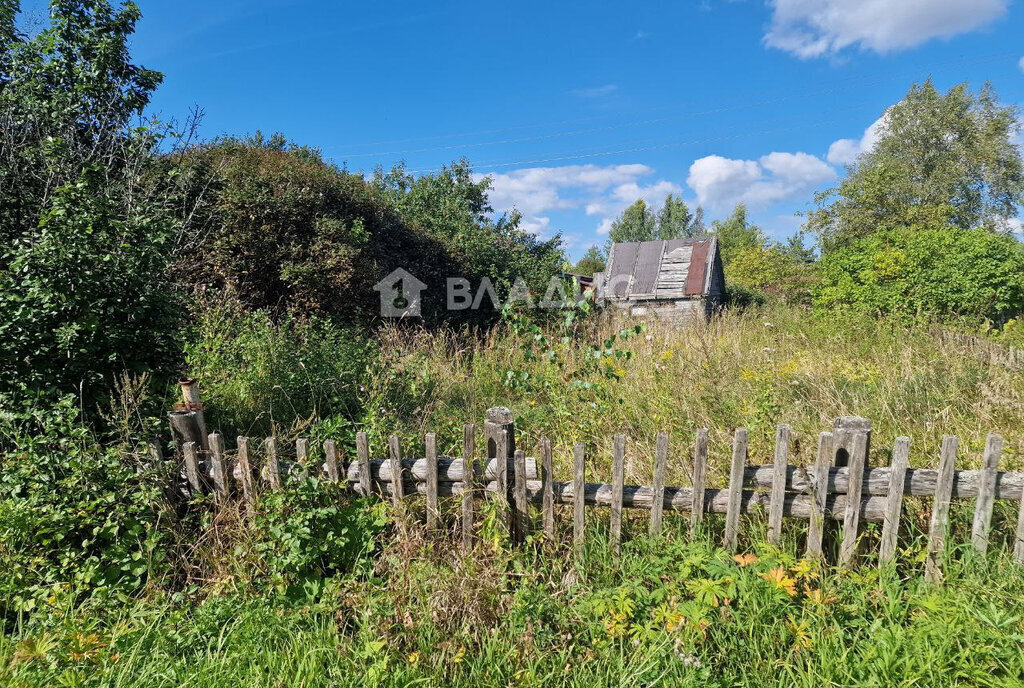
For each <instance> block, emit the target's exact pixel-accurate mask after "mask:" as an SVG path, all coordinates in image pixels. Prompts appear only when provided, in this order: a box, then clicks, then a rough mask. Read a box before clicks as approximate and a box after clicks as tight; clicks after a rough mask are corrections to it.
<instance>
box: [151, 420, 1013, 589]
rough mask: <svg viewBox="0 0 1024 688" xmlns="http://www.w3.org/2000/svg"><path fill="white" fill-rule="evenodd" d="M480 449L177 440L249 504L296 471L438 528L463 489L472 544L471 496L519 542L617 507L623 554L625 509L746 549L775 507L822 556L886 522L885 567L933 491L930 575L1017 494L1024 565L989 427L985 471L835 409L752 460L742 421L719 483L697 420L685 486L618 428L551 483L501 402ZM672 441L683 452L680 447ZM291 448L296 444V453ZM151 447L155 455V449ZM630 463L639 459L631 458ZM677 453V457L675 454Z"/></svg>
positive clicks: (842, 553) (845, 556)
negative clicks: (746, 527) (806, 457)
mask: <svg viewBox="0 0 1024 688" xmlns="http://www.w3.org/2000/svg"><path fill="white" fill-rule="evenodd" d="M483 427H484V431H483V436H482V438H481V439H482V440H483V441H482V442H481V446H480V451H478V450H477V439H478V438H477V430H476V426H474V425H466V426H465V428H464V433H463V452H462V455H461V456H443V455H438V454H437V440H436V436H435V435H434V434H433V433H430V434H427V435H426V437H425V443H424V444H425V448H426V451H425V453H426V456H425V457H423V458H419V457H410V456H405V455H404V454H403V449H402V446H401V443H400V441H399V438H398V437H397V436H394V435H392V436H391V437H390V438H388V442H387V448H386V455H385V457H384V458H373V459H371V457H370V446H369V442H368V439H367V436H366V434H365V433H357V434H356V441H355V446H356V456H355V457H343V456H342V455H341V453H340V451H339V449H338V447H337V445H336V443H335V442H333V441H331V440H328V441H326V442H324V444H323V447H322V452H319V451H318V452H317V456H318V457H320V456H322V457H323V458H322V461H321V460H320V459H319V458H318V459H317V460H315V461H313V460H311V459H310V456H311V450H310V446H309V441H308V440H305V439H299V440H298V441H297V442H296V445H295V452H294V457H295V458H294V460H291V459H289V460H285V459H283V458H281V457H282V447H281V445H280V443H279V442H278V440H277V439H276V438H273V437H271V438H267V439H266V440H265V441H264V442H263V443H262V448H261V450H260V452H259V454H260V456H259V457H257V456H256V455H255V454H256V453H255V452H253V451H252V450H251V449H250V440H249V439H248V438H245V437H239V438H238V440H237V444H236V449H235V450H234V452H231V453H230V454H229V453H228V452H227V450H226V449H225V445H224V440H223V438H222V437H221V436H220V435H218V434H217V433H213V434H210V435H208V436H207V437H206V438H204V439H205V441H204V442H202V443H199V442H196V441H187V442H184V443H183V444H181V451H180V454H179V456H180V457H181V460H182V463H183V468H182V475H183V476H184V480H185V481H186V482H187V486H188V488H189V489H190V490H191V491H192V492H193V493H200V492H212V493H213V494H214V495H215V496H216V498H217V499H218V500H224V499H228V498H229V497H230V496H231V495H233V494H237V495H239V496H241V497H242V499H243V500H244V502H245V503H246V504H249V505H251V504H252V503H253V501H254V499H255V496H256V493H257V491H258V490H259V489H279V488H280V487H281V485H282V481H283V480H284V479H286V478H288V477H289V476H305V475H310V474H314V475H317V476H318V477H323V478H326V479H327V480H329V481H331V482H336V483H343V484H345V485H346V486H347V487H348V488H349V489H351V490H352V491H353V492H354V493H355V494H359V495H364V496H371V495H379V496H381V497H382V498H384V499H387V500H389V501H391V502H392V503H393V504H394V505H395V506H396V507H402V505H403V504H404V502H405V500H406V499H407V498H408V497H412V496H419V495H423V496H424V497H425V498H426V502H427V504H426V523H427V526H428V527H429V528H434V527H436V526H437V524H438V522H439V521H440V520H441V511H440V509H439V500H440V498H442V497H460V498H461V519H460V521H461V530H462V540H463V544H464V546H466V547H470V546H472V544H473V542H474V537H475V535H474V532H473V529H474V527H475V517H474V510H475V506H474V502H475V500H476V499H478V498H481V497H485V496H486V497H487V498H489V499H495V500H497V506H498V508H499V512H500V513H501V515H502V518H504V519H505V520H506V521H507V522H508V524H509V530H510V536H511V539H512V541H513V542H516V543H521V542H523V541H524V540H525V539H526V537H527V536H528V535H529V534H530V532H531V530H532V525H533V524H532V518H531V507H533V506H539V507H540V508H541V523H542V530H543V533H544V535H545V536H547V537H548V538H553V537H554V535H555V522H556V519H555V508H554V507H555V505H557V504H562V505H567V506H572V513H573V517H572V520H573V540H574V542H575V543H576V545H577V547H578V546H579V545H580V543H581V542H582V538H583V533H584V518H583V514H584V509H585V508H586V507H595V506H596V507H608V509H609V513H610V525H609V535H610V538H611V546H612V548H613V550H614V552H615V553H616V554H617V553H618V552H619V548H620V543H621V539H622V509H644V510H647V511H649V512H650V519H649V532H650V533H651V534H657V533H658V532H660V529H661V527H662V516H663V513H664V512H665V511H675V512H686V513H689V514H690V520H691V523H692V527H693V528H696V527H698V526H699V524H700V523H701V521H702V520H703V516H704V515H705V514H724V515H725V531H724V535H723V539H722V541H723V545H724V546H725V547H727V548H728V549H731V550H736V549H737V548H738V536H739V533H740V528H741V522H740V516H741V515H742V514H749V513H764V514H766V515H767V533H766V535H767V539H768V541H769V542H772V543H776V544H777V543H778V542H779V541H780V539H781V533H782V523H783V519H784V518H789V519H802V520H805V521H808V527H807V536H806V543H805V554H806V555H807V556H809V557H819V558H820V557H822V555H823V540H824V538H825V534H826V530H827V529H826V528H825V525H824V524H825V523H826V521H838V522H840V523H841V524H842V526H841V527H840V528H839V529H838V535H837V537H838V538H839V542H838V548H837V550H838V563H839V564H840V565H841V566H844V567H852V566H853V565H854V564H855V563H856V560H857V557H858V554H859V551H858V550H859V549H860V542H859V540H858V535H859V530H860V525H861V522H875V523H881V524H882V529H881V534H880V538H879V552H878V561H879V563H880V564H881V565H885V564H887V563H888V562H890V561H892V560H893V558H894V556H895V552H896V543H897V536H898V533H899V524H900V519H901V517H902V512H903V499H904V497H907V496H912V497H930V498H932V504H933V508H932V515H931V520H930V527H929V538H928V550H927V558H926V562H925V563H926V576H927V578H928V579H929V580H930V581H933V582H937V581H940V580H941V577H942V557H943V555H944V553H945V550H946V538H947V534H948V529H949V511H950V505H951V501H952V500H953V499H973V500H974V501H975V509H974V517H973V521H972V526H971V540H970V542H971V545H972V546H973V547H974V549H976V550H978V551H979V552H982V553H984V552H985V551H986V550H987V548H988V543H989V535H990V530H991V522H992V514H993V510H994V503H995V500H1009V501H1012V502H1018V503H1019V504H1020V506H1019V507H1018V508H1019V509H1020V511H1019V516H1018V523H1017V528H1016V533H1015V538H1014V557H1015V559H1016V560H1017V561H1018V562H1020V563H1022V564H1024V473H1021V472H1000V471H999V470H998V465H999V459H1000V455H1001V453H1002V447H1003V440H1002V438H1001V437H1000V436H999V435H996V434H991V435H989V437H988V441H987V443H986V446H985V450H984V455H983V457H982V464H983V468H981V469H978V470H959V471H958V470H956V469H955V463H956V457H957V451H958V441H957V438H955V437H946V438H945V439H944V441H943V443H942V451H941V452H940V456H939V464H938V468H908V460H909V452H910V439H909V438H906V437H899V438H897V439H896V440H895V442H894V444H893V449H892V462H891V465H890V466H889V467H885V468H866V467H865V465H866V460H867V456H868V453H869V447H870V441H871V425H870V422H869V421H867V420H866V419H863V418H855V417H847V418H840V419H837V421H836V423H835V427H834V429H833V431H831V432H824V433H821V435H820V436H819V437H818V445H817V446H818V452H817V457H816V460H815V461H814V463H813V464H812V465H808V466H794V465H790V463H789V457H790V448H791V445H792V443H793V433H792V431H791V430H790V428H789V427H788V426H780V427H779V428H778V431H777V433H776V438H775V439H776V442H775V453H774V460H773V462H772V463H771V464H769V465H763V466H748V465H746V462H747V459H748V450H747V431H746V430H745V429H742V428H740V429H737V430H736V431H735V433H734V435H733V444H732V451H731V457H732V458H731V463H730V471H729V477H728V485H727V486H725V487H711V486H708V485H707V484H706V481H707V457H708V431H707V430H706V429H702V430H698V431H697V433H696V435H695V438H694V441H693V444H692V445H689V444H688V446H687V449H686V452H685V454H686V455H687V464H688V468H690V469H692V470H691V471H690V474H691V476H692V484H691V486H689V487H673V486H667V485H665V472H666V466H667V464H668V463H669V462H670V461H672V457H673V450H672V447H671V444H670V438H669V435H668V434H667V433H659V435H658V437H657V442H656V449H655V455H654V457H651V458H650V460H649V461H650V464H651V465H652V476H653V482H652V484H651V485H626V484H625V483H624V480H623V472H624V469H623V466H624V458H625V456H626V454H627V447H626V438H625V436H624V435H616V436H615V437H614V441H613V452H612V481H611V482H610V483H604V482H587V481H586V477H587V476H586V464H587V455H586V447H585V445H583V444H582V443H581V444H578V445H576V447H575V449H574V452H573V456H574V461H573V472H572V476H571V477H572V479H571V480H569V481H558V480H554V477H553V473H552V468H551V464H552V457H551V442H550V441H549V440H547V439H543V440H541V442H540V444H539V449H540V456H539V457H532V456H527V455H526V454H525V452H524V451H522V450H521V449H517V448H516V438H515V423H514V420H513V417H512V413H511V411H509V410H508V409H507V408H504V407H496V408H492V409H489V410H488V412H487V419H486V421H485V423H484V426H483ZM679 453H680V452H679V451H678V450H676V452H675V456H676V457H678V455H679ZM289 454H290V452H289ZM154 455H160V454H159V450H158V449H155V450H154ZM634 459H635V457H634ZM678 462H679V460H678V458H677V459H676V463H677V464H678Z"/></svg>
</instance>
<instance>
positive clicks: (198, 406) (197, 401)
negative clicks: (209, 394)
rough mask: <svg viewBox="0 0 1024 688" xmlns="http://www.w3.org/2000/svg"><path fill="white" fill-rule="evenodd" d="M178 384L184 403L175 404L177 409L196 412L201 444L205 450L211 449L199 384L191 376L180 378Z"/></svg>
mask: <svg viewBox="0 0 1024 688" xmlns="http://www.w3.org/2000/svg"><path fill="white" fill-rule="evenodd" d="M178 385H179V386H180V387H181V399H182V403H181V404H175V410H177V411H191V412H193V413H195V416H194V418H195V422H196V425H197V426H198V427H199V437H200V442H199V444H200V445H201V446H202V448H203V450H204V451H210V442H209V438H208V436H207V434H206V417H205V416H204V415H203V400H202V398H200V396H199V385H198V384H196V381H195V379H193V378H190V377H183V378H181V379H180V380H178ZM190 441H194V440H190Z"/></svg>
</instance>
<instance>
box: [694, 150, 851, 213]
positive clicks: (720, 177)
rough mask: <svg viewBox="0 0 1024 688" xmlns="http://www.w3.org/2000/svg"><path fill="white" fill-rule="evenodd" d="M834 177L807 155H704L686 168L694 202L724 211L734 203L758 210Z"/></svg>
mask: <svg viewBox="0 0 1024 688" xmlns="http://www.w3.org/2000/svg"><path fill="white" fill-rule="evenodd" d="M835 177H836V171H835V170H834V169H832V167H831V166H830V165H828V164H827V163H826V162H825V161H824V160H822V159H820V158H816V157H815V156H813V155H808V154H807V153H769V154H768V155H764V156H761V157H760V158H759V159H757V160H736V159H733V158H724V157H722V156H720V155H708V156H706V157H703V158H699V159H697V160H695V161H694V162H693V164H692V165H690V174H689V176H688V177H687V178H686V183H687V184H689V186H690V188H692V189H693V190H694V191H695V192H696V193H697V200H698V202H700V203H701V204H702V205H704V206H706V207H708V208H709V209H710V210H712V211H715V212H724V211H726V210H728V209H729V208H731V207H732V206H734V205H736V204H737V203H746V204H747V205H749V206H751V207H754V208H759V207H766V206H768V205H771V204H772V203H776V202H778V201H784V200H788V199H792V198H796V197H797V196H800V195H802V194H806V193H807V192H808V191H810V190H811V189H813V188H815V187H816V186H818V185H820V184H822V183H824V182H827V181H830V180H832V179H835Z"/></svg>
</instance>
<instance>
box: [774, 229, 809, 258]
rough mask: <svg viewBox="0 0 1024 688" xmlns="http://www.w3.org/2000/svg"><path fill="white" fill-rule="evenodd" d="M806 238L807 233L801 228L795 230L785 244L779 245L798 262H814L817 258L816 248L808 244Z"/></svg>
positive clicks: (781, 249)
mask: <svg viewBox="0 0 1024 688" xmlns="http://www.w3.org/2000/svg"><path fill="white" fill-rule="evenodd" d="M804 239H805V234H804V232H803V230H801V231H799V232H795V233H794V234H793V235H792V236H790V237H789V238H788V239H786V243H785V244H777V245H778V248H779V250H780V251H782V253H784V254H785V255H787V256H789V257H790V258H791V259H792V260H794V261H796V262H797V263H807V264H809V263H813V262H814V260H815V255H814V248H813V247H811V246H808V245H807V244H806V243H805V241H804Z"/></svg>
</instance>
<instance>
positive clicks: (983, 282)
mask: <svg viewBox="0 0 1024 688" xmlns="http://www.w3.org/2000/svg"><path fill="white" fill-rule="evenodd" d="M820 273H821V283H820V285H819V286H818V287H817V289H816V290H815V305H816V306H818V307H819V308H822V309H832V308H836V307H852V308H857V309H862V310H865V311H869V312H873V313H905V314H911V315H918V314H920V315H927V316H932V317H940V318H944V319H954V318H967V319H974V320H976V319H982V318H985V319H989V320H992V321H995V322H1003V321H1005V320H1006V319H1008V318H1010V317H1012V316H1014V315H1016V314H1019V313H1020V312H1021V311H1022V309H1024V249H1022V247H1021V244H1020V243H1019V242H1017V241H1016V240H1015V239H1014V238H1013V237H1011V236H1006V235H1002V234H996V233H993V232H991V231H989V230H986V229H971V230H955V229H950V228H948V227H943V226H940V227H935V228H928V229H925V228H916V227H915V228H912V229H909V230H907V231H902V232H901V231H893V232H886V233H876V234H873V235H871V236H868V237H864V238H861V239H856V240H852V241H850V242H849V243H848V244H846V245H845V246H843V247H841V248H838V249H835V250H831V251H827V252H826V253H825V254H824V255H823V256H822V259H821V266H820Z"/></svg>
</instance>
